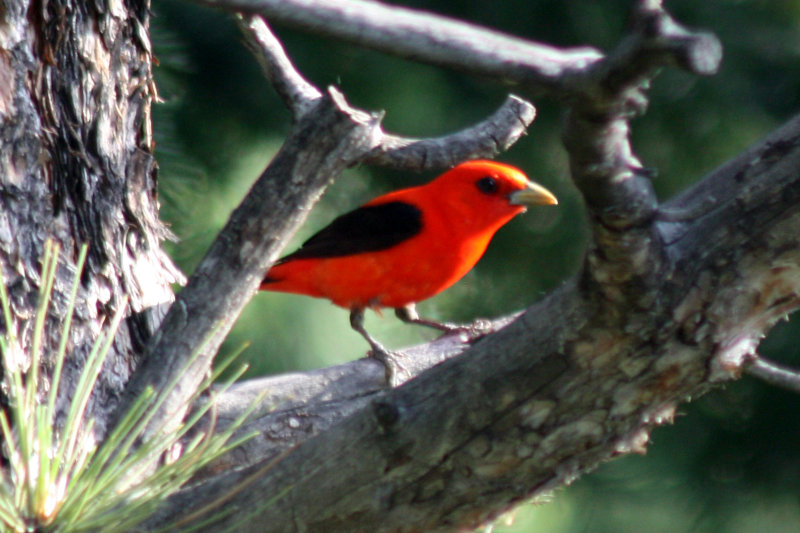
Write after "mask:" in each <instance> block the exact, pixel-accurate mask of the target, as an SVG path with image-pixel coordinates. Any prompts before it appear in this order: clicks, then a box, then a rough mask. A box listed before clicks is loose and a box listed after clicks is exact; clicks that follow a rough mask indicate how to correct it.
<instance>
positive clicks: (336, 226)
mask: <svg viewBox="0 0 800 533" xmlns="http://www.w3.org/2000/svg"><path fill="white" fill-rule="evenodd" d="M421 230H422V211H421V210H420V209H419V208H418V207H416V206H414V205H411V204H407V203H405V202H387V203H385V204H379V205H371V206H367V207H359V208H358V209H356V210H355V211H350V212H349V213H345V214H344V215H342V216H340V217H338V218H336V219H335V220H334V221H333V222H331V223H330V224H329V225H328V226H326V227H325V228H323V229H321V230H320V231H319V232H317V233H316V234H314V235H313V236H311V237H310V238H309V239H308V240H307V241H306V242H304V243H303V245H302V246H301V247H300V248H299V249H298V250H297V251H296V252H294V253H292V254H289V255H287V256H286V257H284V258H282V259H281V260H280V261H278V263H284V262H286V261H289V260H291V259H311V258H323V257H341V256H344V255H353V254H359V253H363V252H375V251H378V250H385V249H387V248H391V247H392V246H395V245H396V244H399V243H401V242H403V241H405V240H407V239H410V238H411V237H413V236H414V235H417V234H418V233H419V232H420V231H421Z"/></svg>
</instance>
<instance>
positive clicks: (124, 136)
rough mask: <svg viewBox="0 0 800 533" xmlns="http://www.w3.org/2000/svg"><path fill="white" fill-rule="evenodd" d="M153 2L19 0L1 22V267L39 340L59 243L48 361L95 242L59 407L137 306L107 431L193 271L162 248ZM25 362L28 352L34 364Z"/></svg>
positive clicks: (22, 327)
mask: <svg viewBox="0 0 800 533" xmlns="http://www.w3.org/2000/svg"><path fill="white" fill-rule="evenodd" d="M148 8H149V2H147V1H146V0H144V1H131V2H103V1H98V2H84V1H73V0H54V1H48V2H38V1H35V2H23V1H12V2H7V3H6V4H5V5H4V7H3V10H2V15H1V16H2V19H1V20H0V48H2V53H0V80H2V83H0V168H1V169H2V172H0V187H1V188H2V194H0V267H1V268H2V274H3V278H4V281H5V283H6V285H7V287H8V289H9V293H10V296H11V300H12V311H13V315H14V320H15V324H11V325H9V324H6V325H5V327H15V328H18V330H19V332H20V338H21V339H23V342H29V339H30V335H31V329H32V326H33V320H32V317H33V315H34V311H35V309H36V305H37V292H38V289H39V284H40V263H39V261H40V259H41V257H42V254H43V250H44V242H45V240H47V239H52V240H54V241H55V242H56V243H58V244H59V245H60V246H61V249H62V251H63V254H62V262H63V264H64V265H65V266H64V267H62V268H60V269H59V271H58V275H57V279H56V284H55V289H54V297H53V305H52V307H51V311H50V315H49V320H48V327H47V328H46V329H47V335H48V338H47V341H46V344H45V346H44V354H45V363H44V364H45V366H47V365H48V364H50V362H51V361H50V360H49V357H50V354H53V353H54V352H55V349H54V347H55V346H56V345H57V342H58V339H59V337H60V329H61V328H60V327H59V324H61V323H62V322H63V320H64V312H65V308H66V299H67V294H68V289H69V286H70V284H71V280H72V276H73V272H71V268H70V265H74V263H75V261H76V259H77V254H78V250H79V249H80V246H81V245H82V244H84V243H88V244H89V260H88V262H87V266H86V269H85V271H84V274H83V277H82V281H83V283H82V284H81V288H80V292H79V295H78V303H77V306H76V309H77V311H76V315H75V318H74V320H73V322H72V329H71V332H70V348H69V352H68V360H67V364H66V365H65V371H64V372H65V373H64V376H63V378H62V388H61V391H62V393H61V394H60V396H59V412H64V409H65V407H66V406H67V405H68V402H69V400H70V398H71V396H72V392H71V391H72V389H73V386H74V384H75V382H76V380H77V375H78V374H79V372H80V371H81V369H82V366H83V361H84V360H85V358H86V356H87V354H88V352H89V349H90V347H91V345H92V342H93V341H94V339H95V338H96V337H97V335H98V332H99V331H101V330H102V329H103V327H104V325H103V324H104V322H105V321H106V320H107V319H109V318H110V316H111V315H113V314H114V312H115V310H116V309H117V308H118V307H119V306H121V305H124V299H125V297H126V296H127V298H128V301H129V311H128V312H127V314H126V319H125V320H124V322H123V324H122V326H121V328H120V331H119V334H118V335H117V338H116V340H115V342H114V346H113V349H112V353H111V354H110V356H109V359H108V363H107V364H106V366H105V367H104V369H103V372H102V373H101V376H100V379H99V384H100V385H99V387H98V390H97V392H96V393H95V395H94V396H93V399H92V402H91V404H90V406H89V414H90V415H92V416H95V417H96V418H97V421H98V423H99V426H98V427H99V429H100V430H102V428H103V426H104V423H105V420H106V419H107V417H108V413H109V412H110V411H111V410H112V409H113V407H114V406H115V405H116V402H117V396H118V394H119V393H120V391H122V389H123V387H124V385H125V383H126V382H127V380H128V377H129V375H130V373H131V371H132V369H133V368H134V367H135V366H136V364H137V362H138V360H139V357H140V354H141V349H142V345H143V344H144V342H145V341H146V340H147V339H148V337H149V336H150V335H151V334H152V332H153V331H154V330H155V328H156V326H157V325H158V323H159V321H160V316H161V314H162V313H163V309H162V307H164V306H167V305H169V304H170V303H171V302H172V290H171V288H170V284H171V283H174V282H176V281H179V280H180V279H181V274H180V273H179V272H178V271H177V270H176V269H175V268H174V267H173V266H172V263H171V262H170V260H169V259H168V258H167V257H166V255H165V254H164V253H163V252H162V250H161V248H160V243H161V241H162V240H163V239H164V238H165V236H167V232H166V231H165V229H164V227H163V225H162V224H161V222H160V221H159V219H158V209H157V208H158V205H157V200H156V163H155V160H154V159H153V155H152V149H153V146H152V137H151V131H150V127H151V125H150V124H151V122H150V108H151V105H152V103H153V100H154V99H155V96H156V93H155V87H154V85H153V80H152V74H151V59H152V58H151V55H150V48H149V42H148V41H147V39H148V35H147V28H148ZM23 364H24V363H23Z"/></svg>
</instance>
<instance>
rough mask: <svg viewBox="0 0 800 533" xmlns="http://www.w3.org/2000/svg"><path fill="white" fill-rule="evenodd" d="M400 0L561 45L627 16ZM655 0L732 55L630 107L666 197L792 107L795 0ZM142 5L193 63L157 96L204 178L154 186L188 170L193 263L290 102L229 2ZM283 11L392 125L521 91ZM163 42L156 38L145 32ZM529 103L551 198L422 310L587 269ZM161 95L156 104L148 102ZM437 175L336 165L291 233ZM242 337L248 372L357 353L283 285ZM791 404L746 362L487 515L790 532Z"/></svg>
mask: <svg viewBox="0 0 800 533" xmlns="http://www.w3.org/2000/svg"><path fill="white" fill-rule="evenodd" d="M395 3H402V4H405V5H409V6H412V7H417V8H421V9H425V10H429V11H433V12H437V13H443V14H447V15H450V16H453V17H456V18H461V19H464V20H467V21H471V22H474V23H478V24H482V25H486V26H489V27H492V28H496V29H500V30H503V31H506V32H509V33H513V34H516V35H520V36H523V37H528V38H531V39H534V40H537V41H543V42H548V43H552V44H555V45H559V46H577V45H591V46H596V47H598V48H600V49H603V50H608V49H609V48H610V47H612V46H614V44H615V43H616V42H617V41H618V39H619V37H620V35H621V33H622V31H623V30H624V25H625V21H626V19H627V16H628V15H627V13H628V10H629V9H630V5H631V3H632V2H631V1H629V0H612V1H607V2H593V1H590V0H575V1H570V2H564V1H562V0H535V1H530V0H506V1H504V2H486V1H478V0H465V1H461V2H452V1H445V0H413V1H412V0H407V1H404V2H399V1H398V2H395ZM665 5H666V7H667V8H668V9H669V10H671V12H672V13H673V14H675V16H676V17H677V18H678V19H679V20H680V21H682V22H684V23H686V24H688V25H692V26H696V27H704V28H707V29H709V30H711V31H713V32H714V33H716V34H717V35H718V36H719V37H720V39H721V40H722V43H723V46H724V48H725V59H724V61H723V65H722V69H721V71H720V73H719V74H718V75H716V76H713V77H708V78H698V77H694V76H690V75H688V74H685V73H683V72H680V71H677V70H674V69H666V70H665V71H664V72H663V73H662V74H661V76H660V77H658V78H657V79H656V80H655V82H654V83H653V89H652V92H651V96H652V98H651V104H650V108H649V110H648V112H647V114H646V115H645V116H643V117H641V118H639V119H637V120H636V121H635V122H634V124H633V132H634V148H635V150H636V152H637V154H638V155H639V156H640V158H641V159H642V161H643V163H644V164H645V165H646V166H648V167H653V168H656V169H657V170H658V177H657V178H656V179H655V182H654V183H655V186H656V188H657V191H658V193H659V195H660V197H661V198H662V199H667V198H669V197H670V196H672V195H673V194H675V193H677V192H679V191H681V190H683V189H685V188H686V187H687V186H688V185H690V184H692V183H694V182H696V181H698V180H699V179H701V178H702V176H703V175H704V174H705V173H707V172H708V171H710V170H712V169H713V168H714V167H716V166H717V165H720V164H721V163H723V162H724V161H725V160H727V159H728V158H730V157H732V156H734V155H736V154H738V153H739V152H741V151H742V149H744V148H745V147H746V146H748V145H749V144H751V143H753V142H755V141H756V140H757V139H758V138H760V137H762V136H763V135H765V134H766V133H767V132H769V131H770V130H772V129H773V128H775V127H776V126H777V125H778V124H780V123H781V122H783V121H784V120H786V119H787V118H788V117H789V116H791V115H792V114H793V113H795V112H796V111H797V102H798V94H800V57H798V55H800V54H799V53H798V50H800V31H798V26H800V2H798V1H797V0H791V1H785V2H765V1H754V0H750V1H748V0H745V1H742V0H735V1H734V0H712V1H708V2H697V1H694V0H670V1H668V2H665ZM154 8H155V10H156V13H157V14H158V17H157V20H158V21H159V24H163V25H164V26H165V27H168V28H170V31H171V32H172V35H173V36H174V38H175V39H176V40H180V41H181V42H182V43H183V45H184V47H185V48H184V52H183V54H182V58H183V60H184V61H185V62H186V65H185V68H183V69H182V70H181V71H180V73H179V75H178V76H177V77H178V78H180V79H179V80H177V83H178V85H180V86H181V87H182V89H181V92H180V95H179V97H178V98H175V99H174V100H173V101H171V102H170V104H169V105H170V106H172V108H171V112H172V119H173V120H174V127H173V130H172V131H173V132H174V134H175V137H174V140H175V141H176V143H175V144H176V145H179V146H180V148H181V150H183V152H184V153H185V155H186V156H187V157H188V158H189V159H190V160H193V161H196V162H197V163H198V164H199V165H201V166H202V168H203V171H204V175H203V177H202V178H197V179H195V178H194V177H191V176H189V177H187V176H184V175H180V172H178V173H172V172H168V171H167V170H168V169H165V171H164V172H163V173H162V182H161V185H162V186H163V188H166V189H169V188H170V187H172V185H171V184H174V183H175V182H176V181H181V180H189V181H190V182H191V184H190V186H189V187H185V188H186V189H189V191H188V192H187V193H186V194H179V195H173V196H172V197H171V198H170V199H169V201H167V202H166V203H165V209H164V211H163V214H164V216H165V218H167V220H169V221H170V222H171V223H172V225H173V228H174V229H175V232H176V233H177V234H178V235H179V237H180V239H181V242H179V243H178V244H177V245H176V246H175V248H174V250H173V251H174V256H175V257H178V259H179V261H180V262H181V265H182V266H183V268H185V270H186V271H187V272H191V269H192V267H193V265H194V264H195V262H196V260H197V258H198V257H199V255H200V253H202V251H203V250H204V248H205V246H206V245H207V243H208V242H210V240H211V238H213V235H214V233H215V231H217V230H218V229H219V228H220V227H221V226H222V224H223V223H224V220H225V219H226V217H227V215H228V213H230V211H231V210H232V209H233V208H234V207H235V205H236V204H237V203H238V201H239V200H240V199H241V197H242V196H243V194H244V191H245V190H246V188H247V186H248V185H249V184H250V183H252V181H253V180H254V179H255V177H256V175H257V173H258V172H259V171H260V170H261V169H260V167H261V166H263V165H264V164H266V162H267V161H268V160H269V158H270V157H271V155H272V154H273V153H274V152H275V150H276V149H277V147H278V145H279V142H280V139H281V138H282V136H283V134H285V132H286V131H287V129H288V127H289V124H290V117H289V115H288V113H287V111H286V110H285V109H284V107H283V104H282V102H281V101H280V100H279V99H278V98H277V97H276V96H275V94H274V91H272V90H271V88H270V87H269V86H268V84H267V82H266V81H265V80H264V79H263V76H262V75H261V73H260V72H259V70H258V67H257V66H256V63H255V61H254V60H253V59H252V58H251V57H250V56H249V55H248V52H247V50H246V49H245V48H244V47H243V46H241V44H240V43H239V37H238V35H237V31H236V29H235V27H234V26H233V24H232V22H231V21H230V19H229V18H228V17H226V16H225V15H224V14H221V13H218V12H214V11H211V10H206V9H203V8H198V7H195V6H191V5H187V4H186V3H178V2H175V1H174V0H160V1H156V2H155V6H154ZM275 30H276V31H277V33H278V35H279V37H280V38H281V39H282V41H283V42H284V44H285V45H286V49H287V52H288V53H289V55H290V57H291V58H292V59H293V60H294V61H295V63H296V64H297V65H298V67H299V68H300V70H301V71H302V72H303V74H304V75H306V76H307V77H308V78H309V79H310V80H311V81H312V82H313V83H315V84H317V85H318V86H320V87H324V86H326V85H328V84H336V85H338V86H340V87H341V88H342V89H343V90H344V91H345V93H346V95H347V97H348V99H349V100H350V101H351V102H353V103H354V104H355V105H359V106H362V107H365V108H367V109H371V110H379V109H384V110H386V112H387V115H386V119H385V125H386V127H387V129H388V130H390V131H392V132H395V133H399V134H404V135H415V136H424V135H436V134H441V133H444V132H448V131H453V130H455V129H458V128H460V127H464V126H467V125H469V124H471V123H473V122H475V121H477V120H480V119H481V118H483V117H485V116H486V115H487V114H488V113H489V112H491V111H492V110H493V109H494V108H496V107H497V106H498V105H500V103H501V102H502V101H503V98H504V97H505V94H506V93H507V92H509V91H511V92H513V90H514V88H513V87H512V88H508V87H504V86H503V85H502V84H501V83H499V82H498V81H497V80H483V79H475V78H471V77H468V76H463V75H461V74H459V73H454V72H450V71H446V70H442V69H436V68H432V67H428V66H420V65H417V64H414V63H413V62H408V61H404V60H400V59H396V58H388V57H386V56H383V55H381V54H377V53H374V52H369V51H364V50H361V49H359V48H357V47H353V46H350V45H345V44H341V43H337V42H333V41H330V40H321V39H317V38H315V37H314V36H311V35H308V34H305V33H298V32H294V31H292V30H291V29H287V28H283V27H280V26H276V27H275ZM156 52H157V53H158V54H159V55H161V52H160V51H159V48H158V44H157V43H156ZM162 64H165V61H164V58H163V57H162ZM164 69H169V66H168V65H167V66H166V67H163V68H162V69H159V72H157V76H158V77H159V81H160V79H161V78H162V75H163V73H164ZM174 70H175V69H173V71H174ZM173 81H175V80H173ZM534 103H535V104H536V106H537V109H538V116H537V119H536V121H535V122H534V123H533V125H532V127H531V128H530V131H529V135H528V136H527V137H525V138H523V139H521V140H520V142H518V143H517V144H516V145H515V146H514V147H513V148H512V149H511V150H510V151H509V152H508V153H505V154H501V155H500V156H499V159H500V160H502V161H505V162H509V163H512V164H515V165H517V166H519V167H521V168H523V169H525V170H526V171H527V172H528V174H529V175H531V176H532V177H533V178H535V179H536V180H537V181H540V182H541V183H543V184H544V185H546V186H547V187H548V188H549V189H550V190H552V191H554V192H555V193H556V195H557V196H558V197H559V200H560V205H559V206H558V208H557V209H552V210H531V211H530V212H529V213H528V214H526V215H524V216H521V217H518V218H517V219H515V220H514V221H513V222H512V223H511V224H509V225H508V226H507V227H504V228H503V229H502V230H501V232H500V233H499V234H498V235H497V236H496V238H495V239H494V241H493V243H492V245H491V246H490V248H489V251H488V252H487V254H486V256H485V258H484V259H483V260H482V261H481V263H480V264H479V265H478V267H477V268H476V269H475V271H474V272H472V273H471V274H470V275H468V276H467V277H466V278H465V279H464V280H462V281H461V282H460V283H458V284H457V285H456V286H455V287H453V288H452V289H450V290H448V291H446V292H445V293H444V294H442V295H440V296H437V297H436V298H433V299H431V300H430V301H428V302H424V303H423V304H422V305H420V312H421V313H423V314H424V315H426V316H431V317H433V318H440V319H446V320H470V319H472V318H475V317H478V316H493V315H498V314H502V313H507V312H511V311H515V310H518V309H520V308H522V307H524V306H526V305H529V304H530V303H531V302H533V301H535V300H537V299H538V298H540V297H541V296H542V295H543V294H545V293H546V292H547V291H548V290H550V289H552V288H554V287H556V286H558V284H559V283H560V282H562V281H563V280H564V279H565V278H567V277H569V276H570V275H572V274H574V273H575V272H577V270H578V269H579V267H580V264H581V261H582V254H583V249H584V243H585V239H586V227H585V225H584V223H583V220H584V215H583V213H584V210H583V205H582V200H581V199H580V198H579V196H578V194H577V192H576V191H575V189H574V188H573V187H572V185H571V184H570V181H569V169H568V164H567V160H566V155H565V153H564V149H563V147H562V145H561V140H560V135H561V130H560V125H561V120H562V118H561V113H562V112H563V109H562V108H561V107H560V106H559V105H557V104H554V103H553V102H550V101H548V100H546V99H537V100H535V101H534ZM162 109H163V107H162ZM160 112H162V110H161V109H158V108H157V109H156V114H158V113H160ZM156 133H157V135H158V134H159V132H158V131H157V132H156ZM431 177H432V175H431V174H428V175H424V176H418V175H413V174H409V173H399V172H393V171H386V170H383V169H374V168H360V169H356V170H355V171H353V172H348V173H346V174H345V175H343V176H341V177H340V178H339V179H338V180H337V182H336V183H335V184H334V185H333V186H332V187H331V188H330V189H329V191H328V192H327V193H326V195H325V198H324V199H323V200H322V201H321V202H320V204H319V205H318V206H317V207H316V208H315V209H314V211H313V212H312V214H311V216H310V218H309V221H308V223H307V225H306V227H305V228H304V229H303V230H302V235H299V236H298V237H297V238H296V239H295V240H294V242H293V243H292V244H290V246H289V249H292V248H293V247H294V246H296V245H297V244H299V242H301V241H302V238H303V237H304V236H307V235H309V234H310V233H311V232H312V231H314V230H316V229H319V228H320V227H322V226H323V225H325V224H326V223H328V222H329V221H330V220H331V219H332V218H333V217H334V216H335V215H336V214H339V213H342V212H344V211H346V210H348V209H351V208H353V207H355V206H357V205H359V204H360V203H363V202H364V201H366V200H368V199H370V198H372V197H373V196H375V195H377V194H380V193H381V192H385V191H387V190H390V189H396V188H400V187H403V186H406V185H409V184H412V183H419V182H421V181H425V180H427V179H429V178H431ZM198 191H199V192H198ZM172 202H174V203H172ZM191 212H194V213H195V215H194V216H190V215H191V214H192V213H191ZM209 213H211V214H212V216H209ZM287 251H289V250H287ZM367 320H368V327H369V329H370V331H371V332H373V333H374V334H375V335H376V336H377V337H378V338H380V339H382V340H385V341H386V342H387V344H388V345H390V346H402V345H407V344H411V343H415V342H419V341H421V340H423V339H424V338H427V337H425V336H426V335H429V333H427V332H425V331H420V328H413V327H409V326H405V325H401V324H399V323H398V322H397V321H396V320H394V318H393V317H391V316H387V317H385V318H379V317H377V316H376V315H374V314H373V315H368V317H367ZM799 335H800V320H798V319H797V318H795V319H793V320H792V321H791V322H789V323H784V324H781V325H780V326H779V328H776V330H775V331H773V333H772V334H771V335H770V336H769V338H768V339H767V340H766V342H765V343H764V344H763V345H762V346H761V347H760V350H761V351H762V353H764V355H765V356H768V357H771V358H774V359H776V360H780V361H782V362H785V363H787V364H795V365H796V366H800V347H799V344H798V342H797V339H798V336H799ZM245 339H246V340H249V341H252V344H253V348H252V349H250V350H249V351H248V353H247V356H248V357H249V359H250V361H252V367H253V371H254V372H258V373H268V372H279V371H287V370H293V369H303V368H312V367H319V366H322V365H326V364H332V363H334V362H340V361H342V360H346V359H354V358H357V357H360V356H362V355H363V354H364V353H365V352H366V346H365V345H364V343H363V341H362V340H361V339H360V338H359V337H358V336H357V335H356V334H354V333H352V332H351V331H350V328H349V326H348V323H347V313H346V312H345V311H342V310H340V309H337V308H335V307H333V306H331V305H330V304H329V303H328V302H324V301H319V300H313V299H310V298H304V297H299V296H291V295H279V294H261V295H258V296H256V297H255V298H254V299H253V301H252V302H251V303H250V304H249V306H248V309H247V311H246V313H245V315H244V316H243V317H242V318H241V320H240V321H239V324H238V325H237V327H236V328H235V329H234V332H233V333H232V335H231V340H230V342H231V343H232V344H241V342H242V340H245ZM796 405H797V397H796V396H793V395H791V394H788V393H784V392H782V391H775V390H774V389H771V388H770V387H767V386H763V385H761V384H759V383H755V382H754V381H753V380H750V379H749V378H744V379H743V380H742V381H741V382H739V383H735V384H732V385H731V386H729V387H728V388H727V389H726V390H724V391H717V392H715V393H713V394H711V395H709V396H708V397H707V398H704V399H701V400H700V401H698V402H696V403H693V404H690V405H688V406H685V407H684V408H683V409H684V414H685V416H680V417H678V419H677V421H676V424H675V426H673V427H669V428H664V429H660V430H657V431H656V432H655V434H654V437H653V438H654V444H653V445H652V446H651V447H650V449H649V452H648V456H647V457H644V458H641V457H626V458H624V459H621V460H617V461H614V462H612V463H610V464H608V465H606V466H604V467H603V468H601V469H600V470H599V471H598V472H597V473H595V474H593V475H590V476H587V477H585V478H583V479H581V480H580V481H578V482H577V483H576V484H575V485H574V486H573V487H570V488H569V489H567V490H565V491H559V492H558V493H556V494H555V495H554V501H553V502H552V503H550V504H547V505H541V506H536V507H531V508H525V509H523V510H520V511H519V514H518V516H517V521H516V523H517V524H518V525H516V526H513V528H508V529H504V527H505V526H501V525H498V526H497V528H496V530H497V531H512V530H513V531H586V532H594V533H599V532H606V531H614V532H626V531H631V532H633V531H637V532H638V531H656V532H659V531H663V532H680V531H723V532H730V533H734V532H743V531H747V530H748V529H747V528H748V527H750V528H751V529H750V530H754V529H755V528H753V527H752V525H753V524H754V523H756V524H757V523H758V521H759V520H763V523H764V524H766V525H765V527H766V528H767V530H770V529H772V530H774V531H778V530H780V528H779V527H777V526H776V527H772V526H774V525H775V524H776V523H780V524H781V526H780V527H783V528H784V530H787V531H788V530H792V531H796V530H799V529H800V505H798V501H797V498H796V494H798V493H800V459H798V454H797V453H796V446H797V442H798V439H800V410H798V409H797V408H796ZM745 501H746V502H747V503H746V505H744V504H743V502H745ZM744 514H747V520H743V519H742V517H743V516H744Z"/></svg>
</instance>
